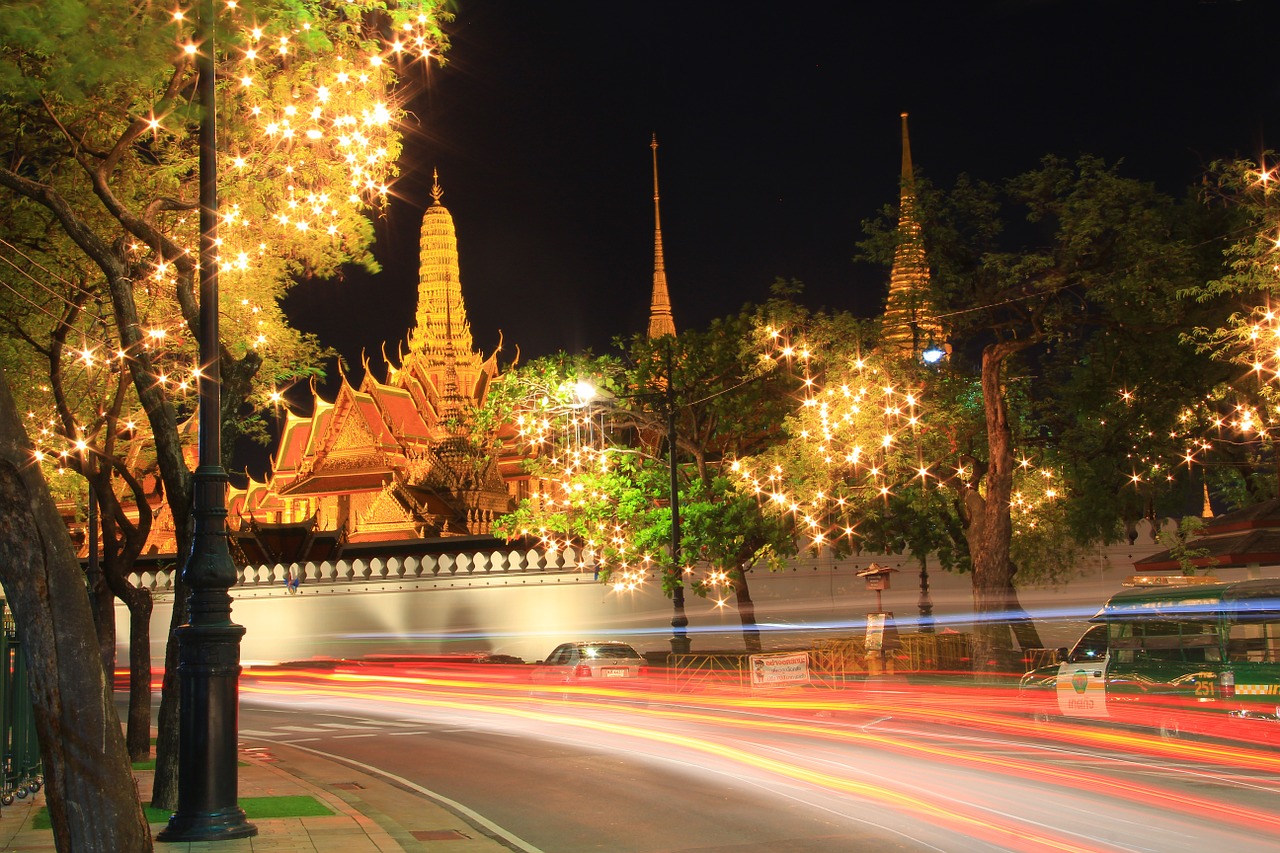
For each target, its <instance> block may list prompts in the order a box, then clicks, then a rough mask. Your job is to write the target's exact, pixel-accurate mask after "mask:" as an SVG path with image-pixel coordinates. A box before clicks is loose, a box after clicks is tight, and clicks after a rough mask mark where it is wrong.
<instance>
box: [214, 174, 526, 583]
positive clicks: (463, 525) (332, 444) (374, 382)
mask: <svg viewBox="0 0 1280 853" xmlns="http://www.w3.org/2000/svg"><path fill="white" fill-rule="evenodd" d="M442 195H443V193H442V190H441V189H440V185H439V179H438V176H437V178H436V181H435V184H434V186H433V188H432V191H431V198H432V203H431V205H430V206H429V207H428V208H427V210H426V212H425V214H424V215H423V220H422V230H421V246H420V258H419V260H420V266H419V281H418V306H417V314H416V325H415V326H414V328H413V329H412V330H411V331H410V333H409V337H408V341H407V347H406V346H405V345H404V344H402V345H401V347H400V352H399V353H398V356H399V358H398V362H399V363H398V364H392V363H391V361H390V359H387V364H386V380H385V381H379V380H378V379H377V378H376V377H375V375H374V372H373V371H372V370H370V366H369V364H368V362H367V360H366V363H365V365H364V367H365V371H364V379H363V380H362V381H361V382H360V385H359V387H356V386H353V385H351V384H350V382H348V380H347V377H346V375H345V374H343V375H342V382H341V386H340V387H339V389H338V392H337V395H336V397H335V398H334V399H333V400H332V401H327V400H324V399H322V398H321V397H320V396H319V395H318V394H314V393H313V397H314V399H313V406H312V413H311V415H310V416H308V417H302V416H299V415H295V414H293V413H289V414H288V416H287V421H286V423H285V424H284V426H283V429H282V431H281V437H280V443H279V447H278V449H277V451H276V456H275V459H274V462H273V465H272V474H271V476H270V478H269V480H268V482H265V483H259V482H252V481H251V482H250V483H249V485H248V487H247V488H246V489H245V490H243V491H238V490H236V491H233V492H232V494H231V496H230V500H229V512H230V517H231V526H232V527H233V528H234V527H237V524H236V520H237V519H238V520H239V524H238V527H239V530H238V531H237V532H235V533H234V534H233V536H234V538H235V540H236V544H237V545H238V547H239V548H240V550H241V552H242V555H243V557H244V558H245V559H246V560H248V561H250V562H254V561H264V562H265V561H269V560H276V559H286V560H287V559H302V558H304V557H305V558H308V559H313V558H315V556H317V554H320V553H323V552H326V551H331V550H336V549H337V548H338V547H342V546H346V545H349V544H352V543H359V542H374V541H376V542H388V541H395V540H400V539H415V540H416V539H423V538H439V537H455V536H483V535H487V534H488V533H489V531H490V528H491V526H492V524H493V522H494V520H495V519H496V518H497V517H498V516H500V515H502V514H503V513H506V512H508V511H509V510H510V509H512V508H513V507H514V505H515V501H516V500H518V499H519V498H520V497H522V496H523V495H524V494H527V486H528V484H527V475H526V474H525V473H524V472H523V470H522V468H521V466H520V459H519V457H518V456H517V455H515V454H514V453H508V454H507V455H500V456H498V457H497V458H493V457H491V456H490V447H492V444H493V442H492V441H489V440H486V439H491V438H493V437H494V436H487V437H486V436H480V437H479V440H477V436H476V435H475V434H474V430H473V429H472V427H473V424H474V416H475V413H476V412H477V410H478V409H479V408H480V407H481V406H482V405H483V404H484V401H485V397H486V394H487V392H488V389H489V385H490V383H491V382H492V381H493V380H494V378H495V377H497V376H498V374H499V366H498V360H497V356H498V350H495V351H494V352H493V353H492V354H490V355H488V356H485V355H483V354H482V353H480V352H478V351H476V350H475V349H474V344H473V342H472V337H471V327H470V325H469V323H468V321H467V309H466V304H465V302H464V300H463V297H462V287H461V281H460V275H459V263H458V245H457V234H456V231H455V229H454V224H453V217H452V216H451V215H450V213H449V210H448V209H447V208H446V207H445V206H444V205H443V204H441V202H440V199H441V197H442ZM500 349H501V347H500V346H499V350H500ZM384 357H385V353H384ZM514 444H515V443H514V442H509V443H507V445H508V446H514ZM285 551H289V552H296V551H302V552H305V553H303V554H298V553H283V552H285Z"/></svg>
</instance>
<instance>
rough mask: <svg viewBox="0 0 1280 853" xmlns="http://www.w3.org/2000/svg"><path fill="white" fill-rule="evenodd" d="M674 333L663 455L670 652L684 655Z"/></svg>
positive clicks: (669, 355)
mask: <svg viewBox="0 0 1280 853" xmlns="http://www.w3.org/2000/svg"><path fill="white" fill-rule="evenodd" d="M673 341H674V336H668V338H667V387H666V393H665V398H666V406H667V457H668V460H669V461H668V468H669V469H670V472H671V572H672V574H671V577H672V586H671V651H672V653H673V654H677V655H687V654H688V653H689V650H690V648H691V647H692V645H691V643H690V641H689V635H688V633H687V632H686V631H685V629H686V628H687V627H689V617H688V616H686V615H685V612H684V567H683V566H682V565H681V561H680V480H679V477H678V471H679V469H678V467H677V465H676V397H675V394H676V392H675V384H676V383H675V371H674V370H673V369H672V361H673V357H672V352H671V351H672V349H674V347H673Z"/></svg>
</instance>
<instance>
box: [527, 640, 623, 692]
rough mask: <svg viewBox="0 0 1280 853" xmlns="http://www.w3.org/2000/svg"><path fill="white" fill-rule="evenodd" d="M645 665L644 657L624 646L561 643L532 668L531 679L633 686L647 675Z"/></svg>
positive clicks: (616, 644) (593, 643) (607, 642)
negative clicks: (637, 680) (625, 683)
mask: <svg viewBox="0 0 1280 853" xmlns="http://www.w3.org/2000/svg"><path fill="white" fill-rule="evenodd" d="M647 665H648V662H647V661H646V660H645V658H644V655H642V654H640V653H639V652H637V651H636V650H635V649H633V648H631V646H629V645H627V644H626V643H618V642H611V641H599V642H596V641H581V642H576V643H561V644H560V645H558V646H556V648H555V650H554V651H552V652H551V654H549V655H547V659H546V660H544V661H542V662H541V663H538V664H535V665H534V668H533V675H532V678H533V680H534V681H548V682H558V683H564V684H572V683H582V682H592V683H595V682H597V681H598V682H615V681H618V682H634V681H635V680H636V679H638V678H642V677H644V676H646V675H648V666H647Z"/></svg>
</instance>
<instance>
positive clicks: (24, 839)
mask: <svg viewBox="0 0 1280 853" xmlns="http://www.w3.org/2000/svg"><path fill="white" fill-rule="evenodd" d="M240 758H241V761H242V762H243V764H242V765H241V766H240V768H239V775H238V778H239V795H240V796H241V797H282V796H298V795H310V796H312V797H315V799H317V800H318V801H320V802H321V803H323V804H324V805H326V806H328V807H329V808H330V809H332V810H333V811H334V814H333V815H329V816H326V817H299V818H272V819H268V820H251V821H250V822H251V823H253V825H254V826H256V827H257V828H258V834H257V836H255V837H253V838H241V839H236V840H233V841H198V842H183V843H177V844H162V843H159V842H157V843H156V845H155V849H156V850H157V851H165V853H168V851H173V853H179V851H182V853H186V851H205V850H207V851H216V853H250V851H253V853H265V851H271V853H397V851H407V853H505V851H510V850H512V849H515V848H513V847H511V846H510V845H508V844H506V843H504V842H503V841H501V840H499V839H497V838H494V837H493V836H491V835H489V834H486V832H485V831H484V830H482V829H480V828H479V827H477V826H475V825H473V824H472V823H471V822H469V821H467V820H466V819H465V818H463V817H461V816H459V815H456V814H454V813H453V812H452V811H450V810H449V809H446V808H445V807H444V806H442V805H440V804H439V803H437V802H435V801H434V800H432V799H430V798H428V797H426V796H423V795H422V794H419V793H416V792H413V791H410V790H407V789H405V788H402V787H400V786H399V785H396V784H393V783H392V782H389V781H387V780H385V779H382V778H379V777H375V776H371V775H369V774H367V773H363V772H361V771H359V770H355V769H353V768H350V767H348V766H346V765H344V764H341V763H338V762H335V761H331V760H329V759H326V758H321V757H319V756H315V755H312V754H310V753H307V752H304V751H302V750H300V749H295V748H293V747H290V746H288V745H287V744H275V743H273V744H270V746H269V747H263V746H257V745H249V746H247V747H246V746H245V745H242V746H241V749H240ZM135 775H136V777H137V780H138V789H139V791H140V793H141V795H142V800H143V802H146V801H147V800H148V799H149V798H150V794H151V777H152V774H151V772H150V771H140V772H137V773H136V774H135ZM44 805H45V797H44V791H43V790H41V791H40V792H38V793H36V794H33V795H29V796H27V797H26V798H25V799H21V800H17V801H15V802H14V804H13V805H12V806H4V807H3V808H0V850H4V851H21V853H53V851H54V849H55V848H54V845H53V831H52V830H49V829H34V828H32V823H33V821H34V820H35V817H36V815H37V814H38V813H39V812H40V810H41V809H42V808H43V807H44ZM164 826H165V825H164V824H163V823H160V824H152V825H151V832H152V835H153V836H154V835H155V833H157V832H159V831H160V830H161V829H163V828H164ZM122 853H124V851H122Z"/></svg>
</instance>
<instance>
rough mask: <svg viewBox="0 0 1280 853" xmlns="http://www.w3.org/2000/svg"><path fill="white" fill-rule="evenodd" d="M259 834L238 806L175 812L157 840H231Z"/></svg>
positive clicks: (157, 836)
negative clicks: (221, 809) (185, 813)
mask: <svg viewBox="0 0 1280 853" xmlns="http://www.w3.org/2000/svg"><path fill="white" fill-rule="evenodd" d="M257 834H258V827H256V826H254V825H253V824H251V823H249V822H248V821H247V820H246V819H245V815H244V809H242V808H239V807H236V808H234V809H226V810H224V811H220V812H197V813H195V814H189V815H184V814H183V813H182V812H175V813H174V815H173V817H171V818H169V825H168V826H166V827H165V828H164V829H162V830H160V832H159V834H157V835H156V841H166V842H169V841H230V840H231V839H233V838H250V837H252V836H254V835H257Z"/></svg>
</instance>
